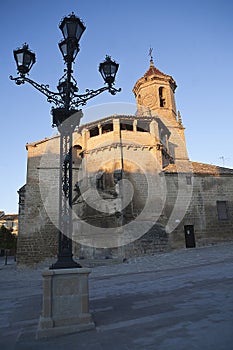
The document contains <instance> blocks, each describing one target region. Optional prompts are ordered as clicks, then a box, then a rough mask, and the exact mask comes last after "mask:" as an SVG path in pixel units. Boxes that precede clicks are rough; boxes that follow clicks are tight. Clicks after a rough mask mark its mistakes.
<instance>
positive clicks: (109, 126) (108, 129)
mask: <svg viewBox="0 0 233 350" xmlns="http://www.w3.org/2000/svg"><path fill="white" fill-rule="evenodd" d="M111 131H113V123H106V124H103V125H102V134H106V133H107V132H111Z"/></svg>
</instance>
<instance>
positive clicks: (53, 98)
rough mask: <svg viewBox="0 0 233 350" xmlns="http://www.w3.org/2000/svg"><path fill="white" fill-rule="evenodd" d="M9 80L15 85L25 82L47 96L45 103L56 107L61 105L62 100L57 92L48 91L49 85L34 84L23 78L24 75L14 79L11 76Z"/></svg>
mask: <svg viewBox="0 0 233 350" xmlns="http://www.w3.org/2000/svg"><path fill="white" fill-rule="evenodd" d="M10 79H11V80H14V81H15V83H16V84H17V85H21V84H24V83H25V81H26V82H27V83H29V84H31V85H32V86H33V87H34V88H35V89H37V90H39V91H40V92H41V93H42V94H44V95H45V96H47V101H48V102H50V103H55V105H57V106H59V105H61V104H62V99H61V97H60V94H59V93H58V92H53V91H50V90H49V89H48V88H49V85H44V84H41V85H40V84H38V83H37V82H35V81H34V80H32V79H29V78H27V77H25V76H24V75H22V76H20V77H16V78H14V77H13V76H12V75H11V76H10Z"/></svg>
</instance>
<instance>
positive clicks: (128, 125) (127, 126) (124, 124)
mask: <svg viewBox="0 0 233 350" xmlns="http://www.w3.org/2000/svg"><path fill="white" fill-rule="evenodd" d="M121 130H128V131H133V121H132V120H122V121H121Z"/></svg>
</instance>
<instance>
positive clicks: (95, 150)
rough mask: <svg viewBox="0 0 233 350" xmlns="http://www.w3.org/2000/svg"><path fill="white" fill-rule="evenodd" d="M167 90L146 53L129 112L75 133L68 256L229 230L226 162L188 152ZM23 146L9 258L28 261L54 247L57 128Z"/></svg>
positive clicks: (217, 236)
mask: <svg viewBox="0 0 233 350" xmlns="http://www.w3.org/2000/svg"><path fill="white" fill-rule="evenodd" d="M175 89H176V83H175V81H174V79H173V78H172V77H171V76H169V75H167V74H164V73H162V72H161V71H159V70H158V69H157V68H156V67H155V66H154V63H153V60H152V59H151V61H150V67H149V69H148V70H147V72H146V73H145V74H144V76H143V77H142V78H140V79H139V80H138V81H137V82H136V84H135V86H134V88H133V92H134V95H135V98H136V102H137V111H136V113H135V115H112V116H108V117H104V118H102V119H99V120H96V121H93V122H91V123H88V124H84V125H81V126H80V127H79V128H78V129H77V130H76V131H75V132H74V135H73V149H72V152H73V236H72V239H73V250H74V252H73V253H74V256H75V257H76V258H79V259H86V258H88V259H105V258H120V259H124V258H128V257H132V256H138V255H143V254H156V252H160V251H169V250H171V249H177V248H181V247H187V248H194V247H195V246H202V245H206V244H215V243H217V242H222V241H228V240H232V239H233V169H227V168H222V167H217V166H213V165H208V164H202V163H198V162H192V161H191V160H190V159H189V157H188V152H187V149H186V142H185V135H184V127H183V123H182V118H181V115H180V113H179V112H178V113H177V111H176V103H175ZM27 151H28V164H27V179H26V184H25V185H24V186H23V187H22V188H21V189H20V190H19V238H18V253H17V261H18V263H19V264H36V263H39V262H41V261H43V260H44V259H46V258H49V257H55V256H56V253H57V237H58V228H57V226H58V185H59V136H55V137H53V138H50V139H44V140H41V141H39V142H34V143H31V144H27Z"/></svg>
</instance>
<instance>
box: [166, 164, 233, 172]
mask: <svg viewBox="0 0 233 350" xmlns="http://www.w3.org/2000/svg"><path fill="white" fill-rule="evenodd" d="M189 164H190V165H189ZM163 172H164V173H167V174H169V173H177V172H184V173H185V172H189V173H190V172H192V173H193V174H197V175H198V174H199V175H233V169H230V168H223V167H220V166H217V165H212V164H205V163H199V162H190V163H187V162H185V163H184V166H183V167H182V166H180V167H177V165H176V164H169V165H168V166H167V167H166V168H164V169H163Z"/></svg>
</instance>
